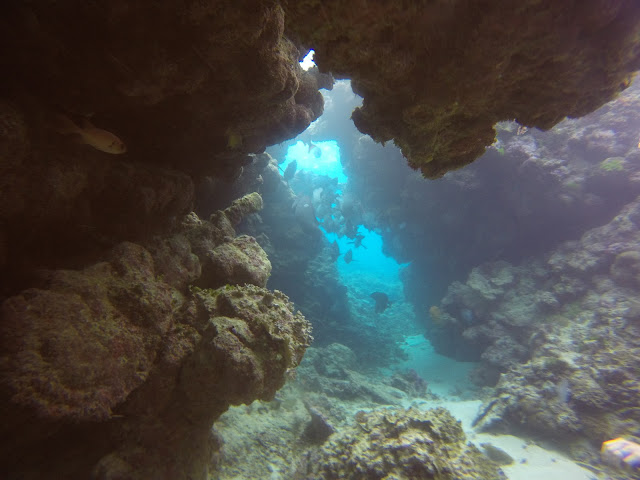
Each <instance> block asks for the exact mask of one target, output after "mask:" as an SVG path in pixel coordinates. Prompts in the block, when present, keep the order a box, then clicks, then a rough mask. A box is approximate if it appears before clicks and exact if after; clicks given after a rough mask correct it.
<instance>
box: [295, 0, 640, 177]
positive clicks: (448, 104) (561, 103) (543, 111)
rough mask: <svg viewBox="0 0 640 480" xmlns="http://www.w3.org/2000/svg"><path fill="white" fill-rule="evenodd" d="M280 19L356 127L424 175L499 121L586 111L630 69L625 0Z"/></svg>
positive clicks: (473, 154)
mask: <svg viewBox="0 0 640 480" xmlns="http://www.w3.org/2000/svg"><path fill="white" fill-rule="evenodd" d="M286 12H287V15H288V22H287V32H288V33H290V35H291V36H292V37H293V38H295V39H297V40H299V41H300V42H301V43H303V44H305V45H307V46H309V47H311V48H314V49H315V51H316V56H315V59H316V63H317V64H318V66H319V67H320V69H321V70H327V71H331V72H333V73H334V75H336V77H338V78H350V79H351V80H352V82H353V87H354V90H355V91H356V92H357V93H358V94H360V95H361V96H363V97H364V103H363V106H362V108H360V109H357V110H356V111H355V112H354V113H353V120H354V122H355V123H356V126H357V127H358V128H359V129H360V130H361V131H362V132H363V133H368V134H369V135H371V136H372V137H373V138H374V139H375V140H376V141H378V142H386V141H391V140H394V142H395V143H396V144H397V145H398V146H399V147H400V148H401V149H402V151H403V153H404V155H405V156H406V157H407V158H408V160H409V163H410V164H411V165H412V166H414V167H415V168H421V169H422V172H423V173H424V174H425V175H427V176H429V177H439V176H441V175H442V174H444V173H445V172H447V171H448V170H451V169H453V168H456V167H460V166H462V165H465V164H467V163H469V162H471V161H473V160H475V159H476V158H477V157H479V156H480V155H481V154H482V153H483V152H484V149H485V147H487V146H489V145H491V143H493V140H494V135H495V132H494V130H493V125H494V124H495V123H496V122H498V121H500V120H510V119H513V118H515V119H516V120H517V121H518V122H520V123H521V124H523V125H527V126H536V127H539V128H543V129H548V128H550V127H552V126H553V125H554V124H555V123H557V122H559V121H560V120H561V119H562V118H563V117H565V116H567V115H568V116H581V115H584V114H586V113H588V112H590V111H592V110H594V109H595V108H597V107H598V106H600V105H602V104H603V103H604V102H605V101H607V100H609V99H611V97H612V96H613V95H614V94H615V92H617V91H619V90H620V88H621V86H622V85H627V84H628V75H629V74H630V73H631V72H633V71H635V70H636V69H638V67H639V66H640V57H639V56H638V52H637V51H636V48H635V47H634V45H635V44H636V42H637V35H638V25H639V22H640V12H639V11H638V9H637V8H636V5H635V4H634V2H632V1H628V0H617V1H613V2H612V1H608V0H592V1H589V2H578V1H571V2H562V3H558V2H555V1H553V0H545V1H539V0H527V1H520V2H517V3H513V4H511V3H508V2H503V1H499V0H494V1H490V2H483V3H482V4H477V3H474V2H468V1H465V0H461V1H453V2H416V3H410V4H405V3H398V2H391V1H389V2H368V1H365V0H360V1H356V2H347V3H345V2H340V1H339V0H334V1H328V2H327V1H324V2H319V1H308V2H290V3H289V4H287V7H286ZM612 52H616V53H615V54H612Z"/></svg>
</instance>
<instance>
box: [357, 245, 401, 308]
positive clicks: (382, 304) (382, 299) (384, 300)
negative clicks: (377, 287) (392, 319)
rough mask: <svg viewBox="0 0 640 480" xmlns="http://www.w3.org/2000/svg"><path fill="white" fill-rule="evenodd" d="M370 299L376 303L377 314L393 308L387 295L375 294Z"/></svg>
mask: <svg viewBox="0 0 640 480" xmlns="http://www.w3.org/2000/svg"><path fill="white" fill-rule="evenodd" d="M349 251H351V250H349ZM370 297H371V298H373V299H374V300H375V301H376V313H382V312H384V311H385V310H386V309H387V308H388V307H390V306H391V302H390V301H389V297H388V296H387V294H386V293H382V292H373V293H372V294H371V295H370Z"/></svg>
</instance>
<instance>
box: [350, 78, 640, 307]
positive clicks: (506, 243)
mask: <svg viewBox="0 0 640 480" xmlns="http://www.w3.org/2000/svg"><path fill="white" fill-rule="evenodd" d="M639 111H640V84H637V83H635V84H633V85H632V86H631V87H629V88H628V89H627V90H625V91H624V92H623V93H622V94H620V95H619V96H618V98H617V99H616V100H614V101H612V102H610V103H608V104H607V105H605V106H603V107H602V108H600V109H599V110H597V111H596V112H594V113H592V114H589V115H587V116H585V117H584V118H580V119H568V120H565V121H563V122H561V123H560V124H558V125H557V126H556V127H554V128H552V129H551V130H549V131H547V132H541V131H539V130H537V129H528V130H525V129H522V128H518V125H517V124H515V123H501V124H499V125H497V130H498V138H497V141H496V143H495V144H494V145H493V146H492V147H491V148H489V149H488V150H487V152H486V154H485V155H483V156H482V157H481V158H480V159H478V161H476V162H475V163H474V164H472V165H469V166H468V167H466V168H464V169H462V170H458V171H455V172H450V173H448V174H447V175H445V176H444V177H443V178H441V179H438V180H435V181H428V182H425V181H424V180H422V179H421V178H420V176H419V175H418V174H417V173H416V172H412V171H411V170H409V169H408V168H400V167H399V166H398V162H400V161H401V159H400V154H399V152H397V150H396V149H395V148H393V147H387V148H380V147H379V146H376V145H375V144H374V143H373V142H372V141H371V140H370V139H368V138H366V137H362V138H360V139H359V140H357V141H356V146H355V147H354V151H355V156H354V158H353V159H352V160H351V161H350V162H349V164H348V165H347V173H348V174H349V184H348V188H347V191H346V192H345V195H350V196H351V197H354V198H358V199H360V201H361V202H362V204H363V205H366V208H367V212H366V214H364V215H360V216H359V218H358V219H357V220H356V221H358V222H362V223H364V224H365V225H366V226H367V227H368V228H376V229H378V230H379V231H380V232H381V234H382V235H383V237H384V241H385V243H384V245H385V250H386V251H387V252H388V253H389V254H391V255H392V256H393V257H394V258H396V259H398V260H399V261H402V262H411V265H410V266H409V267H408V268H407V269H406V271H405V273H404V276H403V280H404V284H405V292H406V294H407V296H408V297H409V298H410V299H411V301H412V302H413V303H414V304H415V305H416V306H417V311H418V314H419V315H421V316H425V315H427V314H428V310H429V308H430V307H431V306H432V305H435V304H437V303H438V302H439V301H440V299H441V298H442V297H443V296H444V295H445V294H446V289H447V287H448V286H449V285H450V284H451V283H452V282H453V281H456V280H457V281H463V280H464V279H465V278H466V277H467V276H468V275H469V272H470V271H471V269H472V268H474V267H476V266H478V265H480V264H482V263H485V262H490V261H494V260H495V259H498V258H500V259H503V260H506V261H508V262H510V263H513V264H519V263H521V262H522V261H523V260H524V259H525V258H528V257H531V256H537V255H543V254H545V253H547V252H549V251H551V250H552V249H554V248H557V246H558V245H559V244H560V243H562V242H564V241H567V240H575V239H577V238H579V237H580V236H581V235H582V234H583V233H584V232H585V231H587V230H588V229H591V228H594V227H597V226H600V225H603V224H605V223H607V222H608V221H609V220H610V219H611V218H612V217H613V216H614V215H615V214H616V213H617V212H619V210H620V208H622V207H623V206H624V205H625V204H626V203H628V202H630V201H632V200H633V199H634V198H635V197H636V196H638V195H640V149H639V148H638V135H639V132H640V115H638V112H639ZM381 179H383V180H381Z"/></svg>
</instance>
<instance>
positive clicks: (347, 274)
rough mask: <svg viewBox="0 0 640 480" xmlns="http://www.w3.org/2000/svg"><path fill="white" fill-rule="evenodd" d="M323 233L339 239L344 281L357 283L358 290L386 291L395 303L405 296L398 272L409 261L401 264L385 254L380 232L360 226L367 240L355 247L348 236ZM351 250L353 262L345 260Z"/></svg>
mask: <svg viewBox="0 0 640 480" xmlns="http://www.w3.org/2000/svg"><path fill="white" fill-rule="evenodd" d="M323 232H324V230H323ZM324 234H325V237H327V240H329V242H333V241H334V240H335V241H337V242H338V247H339V248H340V253H341V256H340V258H339V259H338V262H337V266H338V273H339V274H340V280H341V281H342V283H343V284H345V285H348V286H356V287H357V290H362V291H366V292H369V293H371V292H378V291H379V292H384V293H386V294H387V295H388V296H389V299H390V300H391V301H392V302H393V301H394V300H395V301H398V300H400V299H404V293H403V291H402V283H401V282H400V277H399V274H400V269H401V268H403V267H405V266H406V265H408V264H405V265H402V264H399V263H398V262H396V261H395V259H393V258H391V257H388V256H386V255H385V254H384V253H382V242H383V241H382V237H381V236H380V235H378V234H377V233H376V232H372V231H370V230H367V229H366V228H365V227H364V226H362V225H359V226H358V234H360V235H364V239H363V240H362V245H361V246H360V247H358V248H356V247H355V245H354V244H353V243H352V242H353V240H352V239H350V238H348V237H346V236H342V237H338V235H336V234H335V233H326V232H324ZM349 250H352V251H353V260H352V261H351V263H347V262H345V260H344V255H345V254H346V253H347V252H348V251H349Z"/></svg>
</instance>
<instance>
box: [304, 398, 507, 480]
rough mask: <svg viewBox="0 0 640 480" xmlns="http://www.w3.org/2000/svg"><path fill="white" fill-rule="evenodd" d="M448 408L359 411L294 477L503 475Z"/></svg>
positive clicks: (499, 476) (312, 454)
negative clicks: (472, 442) (354, 418)
mask: <svg viewBox="0 0 640 480" xmlns="http://www.w3.org/2000/svg"><path fill="white" fill-rule="evenodd" d="M465 440H466V439H465V435H464V432H463V431H462V427H461V426H460V424H459V423H458V422H457V421H456V420H455V418H453V416H452V415H451V414H450V413H449V412H448V411H447V410H446V409H444V408H437V409H434V410H429V411H426V412H422V411H419V410H417V409H409V410H402V409H385V410H374V411H372V412H369V413H365V412H361V413H360V414H359V415H358V416H357V417H356V421H355V422H354V424H353V425H352V426H351V427H350V428H349V429H346V430H344V431H342V432H340V433H337V434H334V435H332V436H331V437H329V440H328V442H327V443H326V444H325V445H324V446H323V447H322V448H321V449H320V450H319V452H317V453H315V454H314V453H313V452H312V453H310V454H308V461H307V463H306V465H303V467H302V468H301V470H300V471H299V473H298V474H299V476H298V477H296V478H307V479H338V478H353V479H369V478H380V479H382V478H389V477H392V478H397V479H407V480H408V479H411V478H425V479H428V478H433V479H436V478H438V479H468V480H471V479H477V478H486V479H489V478H490V479H495V480H498V479H501V478H506V477H505V476H504V474H503V473H502V472H501V471H500V470H499V469H498V468H497V466H496V465H495V464H494V463H493V462H491V461H490V460H489V459H488V458H486V457H485V456H484V455H483V454H482V453H481V452H480V451H479V450H478V449H477V448H476V447H474V446H473V445H472V444H466V441H465Z"/></svg>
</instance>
